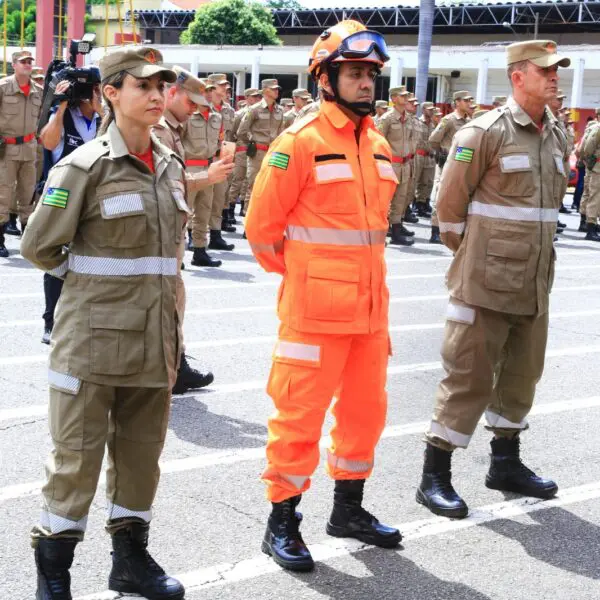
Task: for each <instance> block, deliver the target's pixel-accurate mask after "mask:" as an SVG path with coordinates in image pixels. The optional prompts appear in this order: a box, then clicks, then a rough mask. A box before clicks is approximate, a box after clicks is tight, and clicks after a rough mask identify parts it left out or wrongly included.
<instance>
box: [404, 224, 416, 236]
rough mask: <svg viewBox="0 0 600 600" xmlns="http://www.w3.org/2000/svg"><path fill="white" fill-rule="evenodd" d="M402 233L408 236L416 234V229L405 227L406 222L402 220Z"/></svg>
mask: <svg viewBox="0 0 600 600" xmlns="http://www.w3.org/2000/svg"><path fill="white" fill-rule="evenodd" d="M400 233H401V234H402V235H407V236H408V237H412V236H413V235H415V232H414V231H410V229H406V227H404V223H403V222H402V221H400Z"/></svg>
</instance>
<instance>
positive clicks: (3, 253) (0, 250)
mask: <svg viewBox="0 0 600 600" xmlns="http://www.w3.org/2000/svg"><path fill="white" fill-rule="evenodd" d="M0 258H8V250H7V249H6V246H5V245H4V232H3V231H2V230H1V229H0Z"/></svg>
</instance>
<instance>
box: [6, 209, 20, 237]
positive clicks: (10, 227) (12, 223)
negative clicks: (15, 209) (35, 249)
mask: <svg viewBox="0 0 600 600" xmlns="http://www.w3.org/2000/svg"><path fill="white" fill-rule="evenodd" d="M4 233H6V235H20V234H21V232H20V231H19V228H18V227H17V215H15V213H10V214H9V216H8V222H7V223H5V225H4Z"/></svg>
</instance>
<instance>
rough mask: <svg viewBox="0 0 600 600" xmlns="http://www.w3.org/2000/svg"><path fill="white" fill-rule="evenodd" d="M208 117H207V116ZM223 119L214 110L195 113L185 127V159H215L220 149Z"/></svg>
mask: <svg viewBox="0 0 600 600" xmlns="http://www.w3.org/2000/svg"><path fill="white" fill-rule="evenodd" d="M205 115H206V116H205ZM221 123H222V117H221V115H220V114H219V113H217V112H215V111H214V110H211V109H208V113H206V112H197V113H194V114H193V115H192V116H191V117H190V118H189V119H188V121H187V122H186V123H185V125H184V126H183V148H184V150H185V159H186V160H190V159H200V160H206V159H209V158H213V157H214V156H215V154H216V153H217V150H218V149H219V141H220V140H219V136H220V133H221Z"/></svg>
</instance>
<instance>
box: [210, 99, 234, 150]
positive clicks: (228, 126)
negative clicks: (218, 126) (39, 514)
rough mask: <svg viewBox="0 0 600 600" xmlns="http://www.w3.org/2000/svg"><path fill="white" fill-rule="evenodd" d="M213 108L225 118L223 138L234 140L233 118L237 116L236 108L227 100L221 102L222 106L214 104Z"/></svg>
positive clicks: (229, 140) (228, 140)
mask: <svg viewBox="0 0 600 600" xmlns="http://www.w3.org/2000/svg"><path fill="white" fill-rule="evenodd" d="M212 109H213V110H214V111H215V112H216V113H218V114H220V115H221V118H222V119H223V138H222V139H224V140H226V141H227V142H233V141H234V140H233V136H232V133H231V132H232V130H233V120H234V118H235V110H234V109H233V107H232V106H231V104H227V102H223V104H221V108H220V109H219V108H217V107H216V106H215V105H214V104H213V105H212Z"/></svg>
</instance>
